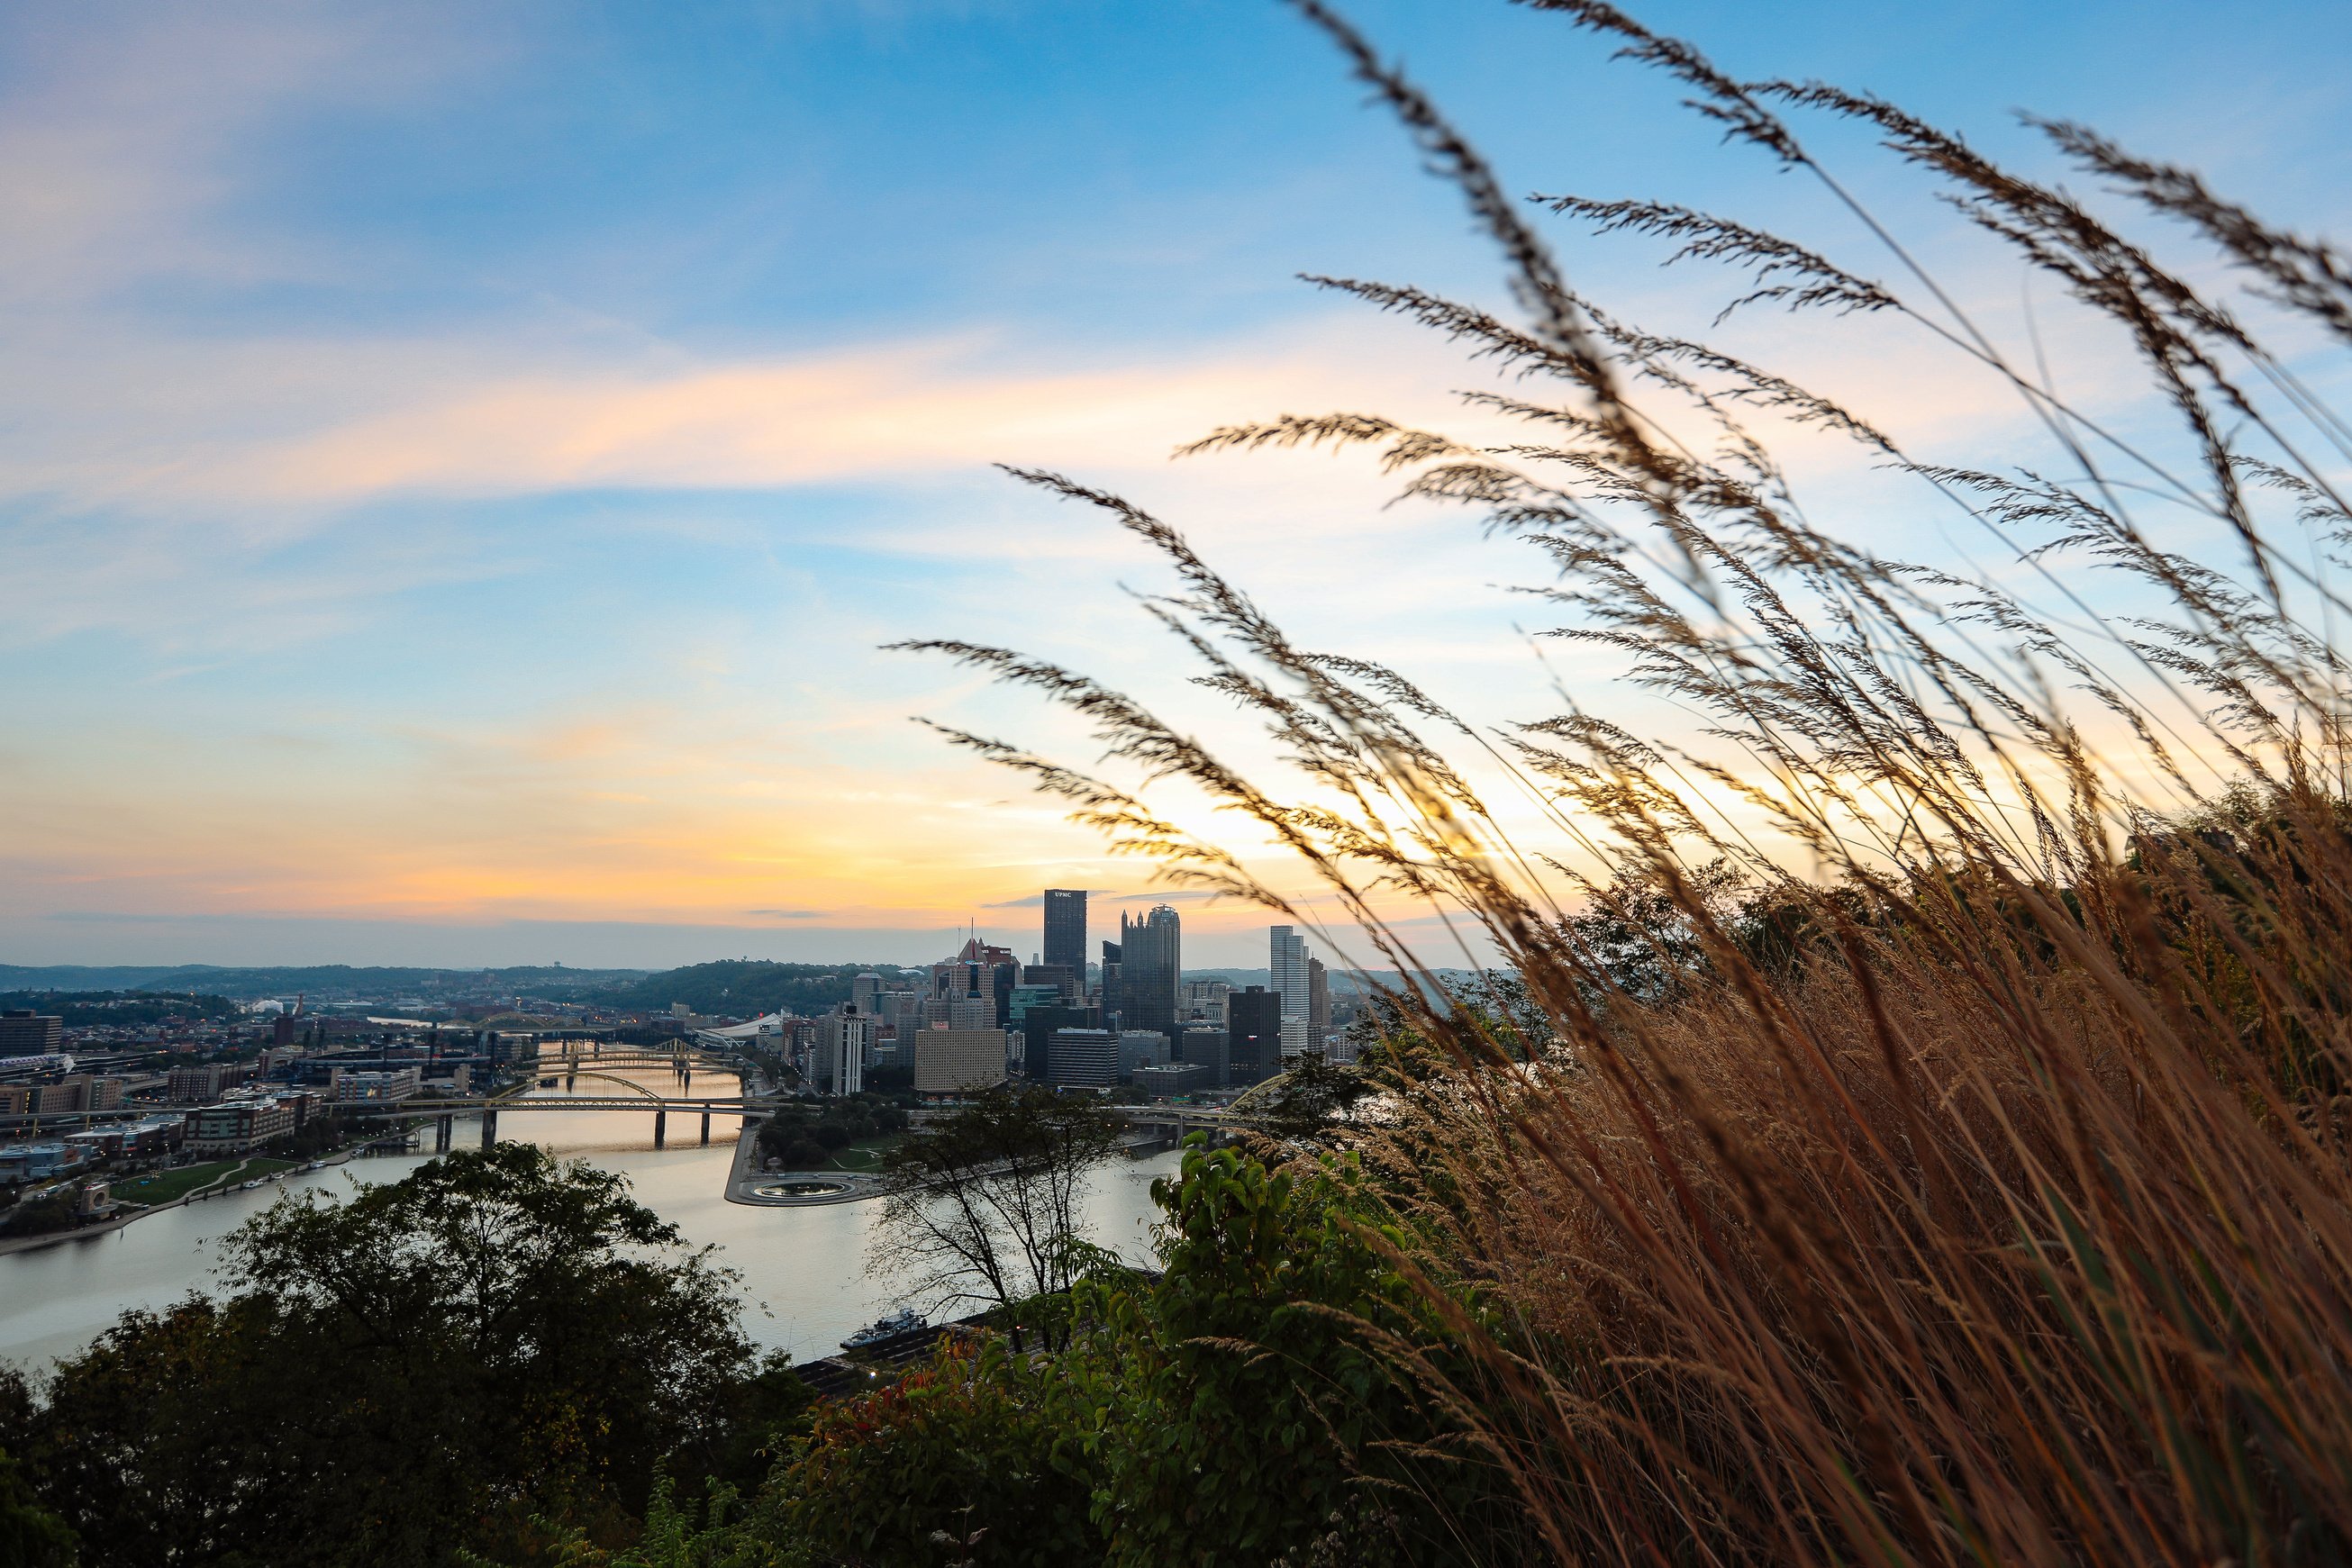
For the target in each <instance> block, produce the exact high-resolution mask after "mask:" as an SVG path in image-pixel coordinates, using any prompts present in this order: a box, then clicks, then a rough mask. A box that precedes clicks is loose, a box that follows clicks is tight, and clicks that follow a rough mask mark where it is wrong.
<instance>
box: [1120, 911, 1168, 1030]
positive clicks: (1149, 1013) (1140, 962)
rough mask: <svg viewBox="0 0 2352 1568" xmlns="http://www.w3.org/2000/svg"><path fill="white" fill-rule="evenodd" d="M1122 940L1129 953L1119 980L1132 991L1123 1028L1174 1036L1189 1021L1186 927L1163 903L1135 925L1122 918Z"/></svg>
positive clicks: (1125, 1009)
mask: <svg viewBox="0 0 2352 1568" xmlns="http://www.w3.org/2000/svg"><path fill="white" fill-rule="evenodd" d="M1118 938H1119V942H1118V945H1119V947H1120V949H1121V950H1122V951H1123V952H1124V953H1125V954H1126V960H1125V962H1124V963H1123V964H1122V965H1121V966H1120V973H1119V978H1120V979H1121V980H1122V981H1124V982H1125V984H1126V988H1127V998H1126V999H1127V1005H1126V1007H1125V1008H1124V1009H1121V1011H1120V1013H1119V1026H1120V1027H1121V1028H1122V1029H1156V1030H1160V1032H1161V1033H1163V1034H1168V1035H1171V1037H1172V1035H1173V1033H1174V1031H1175V1030H1176V1029H1177V1028H1178V1027H1179V1025H1180V1024H1181V1020H1182V1019H1183V1017H1184V1006H1183V995H1182V993H1183V986H1182V983H1181V977H1182V974H1183V968H1184V923H1183V922H1182V921H1181V920H1180V919H1178V918H1177V916H1176V912H1175V911H1174V910H1172V909H1171V908H1169V907H1168V906H1167V905H1166V904H1160V905H1159V906H1157V907H1156V908H1154V909H1153V910H1152V911H1151V913H1150V914H1149V915H1145V916H1144V917H1143V918H1142V919H1140V920H1139V921H1137V922H1135V923H1134V924H1133V925H1129V924H1128V919H1127V916H1126V915H1120V916H1119V917H1118Z"/></svg>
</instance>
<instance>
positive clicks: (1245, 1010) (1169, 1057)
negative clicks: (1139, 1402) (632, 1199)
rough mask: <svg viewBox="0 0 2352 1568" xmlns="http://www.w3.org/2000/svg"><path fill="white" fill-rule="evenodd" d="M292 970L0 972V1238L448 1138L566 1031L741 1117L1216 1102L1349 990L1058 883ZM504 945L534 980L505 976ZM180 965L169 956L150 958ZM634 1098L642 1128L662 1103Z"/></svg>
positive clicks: (1280, 939)
mask: <svg viewBox="0 0 2352 1568" xmlns="http://www.w3.org/2000/svg"><path fill="white" fill-rule="evenodd" d="M220 973H221V975H222V976H223V977H224V978H222V979H220V980H218V981H216V982H215V983H218V984H220V985H222V987H223V988H225V989H226V988H236V989H240V990H244V991H247V992H250V991H251V990H252V989H253V988H254V984H255V983H256V982H257V981H262V982H266V981H267V979H268V978H269V977H270V972H268V971H257V972H256V971H247V972H244V973H243V974H238V973H237V972H234V971H223V972H220ZM297 973H299V974H300V975H302V976H304V977H309V978H311V979H314V980H316V981H318V982H320V983H321V985H322V988H324V989H327V990H329V991H330V992H331V995H329V996H324V997H320V998H313V997H311V996H310V995H309V994H308V993H307V992H297V993H296V994H294V995H291V996H266V995H265V996H254V995H249V994H248V995H245V996H239V997H234V998H232V997H227V996H223V995H219V994H216V993H213V992H209V991H205V990H191V991H189V992H186V993H184V994H173V993H169V992H164V991H162V990H159V989H150V988H123V989H102V988H92V989H86V990H73V989H63V988H48V989H46V990H34V989H30V988H22V989H16V990H12V991H8V992H6V993H5V995H0V1000H5V1001H6V1002H7V1003H8V1005H7V1006H6V1007H5V1009H0V1140H5V1141H0V1195H5V1197H7V1198H8V1199H9V1200H10V1201H9V1203H8V1206H7V1208H6V1210H5V1214H0V1246H5V1245H7V1244H9V1242H10V1241H11V1240H22V1239H25V1238H28V1237H37V1236H42V1235H47V1234H54V1233H56V1232H58V1231H64V1230H78V1229H82V1228H88V1227H90V1226H93V1225H99V1224H103V1223H107V1222H109V1221H110V1220H121V1219H125V1218H130V1217H131V1216H133V1215H135V1214H136V1213H138V1212H141V1211H142V1210H143V1209H145V1208H147V1207H153V1206H155V1205H157V1204H162V1203H171V1202H186V1201H191V1200H194V1199H199V1198H201V1197H203V1196H205V1194H207V1193H209V1192H215V1191H219V1190H223V1189H225V1188H226V1187H227V1186H235V1185H247V1186H249V1185H253V1184H255V1183H257V1182H259V1181H263V1180H268V1179H272V1178H273V1177H276V1176H280V1175H283V1174H284V1173H286V1172H288V1171H290V1170H292V1169H295V1168H298V1167H299V1166H300V1165H302V1164H303V1163H305V1162H315V1161H316V1160H317V1159H318V1158H320V1157H322V1156H327V1155H335V1154H340V1153H344V1152H348V1151H349V1150H351V1149H352V1148H355V1147H364V1146H368V1145H374V1144H389V1145H398V1146H403V1147H404V1146H408V1145H409V1144H410V1143H411V1141H412V1140H414V1139H415V1137H417V1136H418V1135H419V1134H420V1132H421V1131H422V1130H424V1129H427V1128H430V1129H432V1130H433V1131H434V1132H435V1133H436V1136H437V1139H438V1143H437V1145H436V1146H437V1147H441V1148H446V1147H447V1146H448V1140H449V1137H450V1124H451V1119H452V1117H453V1115H454V1114H457V1113H461V1112H464V1113H476V1112H478V1113H482V1119H483V1129H484V1137H485V1139H486V1140H487V1139H488V1138H489V1137H493V1136H495V1135H496V1125H497V1113H498V1110H499V1108H500V1107H502V1106H503V1107H507V1108H511V1107H513V1106H514V1105H515V1104H516V1103H517V1102H516V1101H515V1100H514V1099H512V1098H511V1096H512V1095H513V1094H514V1093H515V1092H516V1091H518V1090H522V1089H528V1088H530V1087H531V1086H532V1085H533V1084H534V1083H536V1082H541V1075H542V1073H543V1072H545V1071H546V1070H547V1069H546V1063H547V1061H548V1057H547V1055H546V1053H547V1052H549V1051H557V1052H565V1051H568V1052H570V1053H572V1054H571V1056H570V1057H569V1058H568V1060H569V1061H571V1063H572V1069H573V1071H574V1072H576V1071H577V1069H578V1065H579V1061H580V1057H579V1052H580V1051H582V1050H583V1047H584V1048H585V1049H587V1050H590V1051H604V1050H605V1049H606V1048H608V1047H609V1048H611V1049H614V1050H631V1049H635V1050H639V1051H654V1052H656V1053H661V1052H667V1053H670V1054H671V1055H677V1053H680V1052H688V1051H690V1052H692V1053H694V1057H695V1060H697V1061H700V1062H702V1063H703V1064H704V1066H705V1071H706V1076H707V1075H708V1073H709V1071H710V1070H711V1069H712V1067H713V1066H714V1065H715V1064H724V1065H725V1067H726V1069H727V1071H731V1072H732V1073H733V1074H735V1075H736V1077H737V1078H738V1080H739V1082H740V1084H741V1085H742V1091H741V1094H740V1096H739V1097H737V1098H735V1099H733V1100H730V1101H728V1102H726V1105H727V1106H728V1107H733V1109H726V1110H722V1112H721V1113H722V1114H738V1115H740V1116H742V1118H743V1120H744V1123H745V1124H746V1125H750V1124H752V1115H751V1111H752V1108H753V1106H754V1098H755V1096H756V1097H758V1100H759V1102H760V1103H761V1104H766V1103H770V1102H773V1103H779V1104H780V1103H782V1102H784V1101H787V1100H793V1099H799V1100H815V1101H825V1100H845V1099H851V1098H879V1097H887V1098H889V1099H891V1100H894V1101H898V1102H901V1103H905V1104H907V1105H910V1106H914V1105H920V1104H923V1103H931V1104H939V1103H950V1102H953V1101H955V1100H958V1099H961V1098H964V1097H968V1096H970V1095H972V1094H975V1093H981V1092H986V1091H988V1090H991V1089H993V1088H997V1087H999V1086H1003V1085H1007V1084H1011V1085H1042V1086H1045V1087H1049V1088H1052V1089H1053V1090H1055V1091H1056V1092H1066V1093H1078V1094H1088V1095H1095V1096H1100V1097H1103V1098H1107V1099H1109V1100H1113V1101H1116V1102H1120V1103H1130V1104H1149V1103H1172V1104H1178V1105H1197V1106H1199V1107H1201V1108H1202V1109H1203V1110H1214V1109H1218V1108H1222V1107H1225V1106H1229V1105H1230V1104H1232V1103H1233V1102H1234V1101H1235V1100H1237V1099H1239V1098H1240V1097H1241V1096H1243V1095H1244V1094H1246V1093H1247V1092H1249V1091H1250V1090H1251V1089H1253V1088H1255V1086H1257V1085H1259V1084H1261V1083H1263V1082H1266V1081H1267V1080H1269V1079H1271V1078H1274V1077H1276V1076H1277V1075H1278V1074H1280V1073H1281V1072H1282V1071H1284V1070H1285V1068H1286V1064H1288V1063H1290V1062H1292V1061H1296V1060H1297V1058H1299V1057H1300V1056H1302V1055H1303V1054H1305V1053H1307V1052H1314V1053H1317V1054H1318V1055H1319V1056H1320V1057H1321V1058H1322V1059H1323V1060H1325V1061H1335V1062H1346V1061H1351V1060H1352V1059H1353V1054H1354V1046H1353V1039H1354V1036H1353V1034H1352V1033H1351V1031H1350V1030H1349V1025H1350V1023H1351V1022H1352V1021H1353V1020H1354V1019H1355V1017H1356V1015H1357V1013H1358V1010H1359V1009H1360V1007H1361V1006H1362V1004H1363V998H1364V996H1365V988H1364V987H1363V985H1362V983H1361V982H1360V981H1358V980H1357V979H1355V977H1346V976H1343V977H1342V985H1341V987H1340V988H1339V991H1338V995H1337V996H1336V998H1335V995H1334V988H1333V986H1332V984H1331V977H1330V975H1329V973H1328V971H1327V969H1326V967H1325V966H1324V964H1323V962H1322V961H1321V959H1319V958H1318V957H1317V956H1315V954H1314V953H1313V952H1312V951H1311V949H1310V946H1309V944H1308V942H1307V938H1306V937H1305V936H1303V935H1301V934H1300V933H1299V932H1298V931H1297V929H1296V928H1294V927H1293V926H1290V925H1276V926H1273V927H1271V928H1270V930H1269V931H1268V933H1267V967H1266V970H1265V975H1266V980H1265V983H1264V984H1252V983H1246V982H1243V983H1236V981H1235V979H1234V978H1229V977H1216V976H1215V975H1206V976H1204V975H1199V974H1193V975H1188V974H1187V972H1186V971H1185V969H1184V966H1183V922H1182V919H1181V915H1179V914H1178V912H1177V911H1176V909H1175V908H1173V907H1172V906H1171V905H1169V904H1160V905H1158V906H1157V907H1154V908H1152V909H1150V911H1148V912H1147V913H1145V914H1144V915H1141V916H1140V917H1139V918H1131V917H1130V916H1129V915H1127V914H1125V913H1121V914H1120V915H1119V916H1118V927H1117V936H1116V939H1111V938H1110V936H1108V933H1107V932H1106V933H1104V934H1103V935H1102V936H1101V937H1100V938H1099V939H1098V940H1094V941H1092V942H1091V945H1090V929H1089V920H1088V910H1087V894H1086V893H1085V892H1084V891H1082V890H1076V889H1064V888H1049V889H1047V890H1045V894H1044V899H1043V919H1042V923H1041V928H1040V930H1039V932H1038V939H1037V941H1036V942H1035V943H1034V946H1032V948H1031V953H1030V956H1029V958H1028V959H1027V960H1026V961H1025V962H1024V960H1023V959H1022V958H1021V957H1020V956H1018V955H1017V953H1016V951H1015V950H1014V948H1013V947H1012V946H1005V945H1000V944H998V943H995V942H992V941H989V940H986V939H985V938H984V937H983V936H982V935H981V934H980V933H978V932H977V931H974V932H972V933H971V934H970V935H969V936H967V937H966V939H965V941H964V942H963V944H962V945H961V947H960V948H959V949H958V950H957V951H956V952H955V953H953V954H951V955H950V956H947V957H944V958H942V959H940V960H939V961H937V962H934V963H931V964H929V965H926V966H921V967H900V966H887V965H886V966H872V967H860V966H842V965H836V966H817V965H787V964H759V963H753V962H751V961H750V960H743V961H740V962H733V961H730V962H723V963H716V964H709V965H698V966H694V967H689V968H687V969H682V970H675V971H669V972H667V973H664V974H654V975H644V974H639V973H637V972H630V971H619V972H615V971H604V972H597V971H585V972H583V971H565V970H563V969H562V968H561V967H554V968H550V969H535V970H530V971H522V972H517V971H503V972H501V971H484V972H481V973H479V974H478V975H468V974H466V973H464V972H451V971H436V972H419V971H412V970H387V971H369V970H363V969H359V970H336V971H328V972H310V971H303V972H297ZM519 973H520V977H521V978H524V979H527V980H529V981H531V982H534V984H533V987H532V989H530V990H523V989H520V988H516V989H506V988H503V987H502V986H501V982H502V981H504V982H507V983H509V984H512V983H514V982H515V981H516V979H517V978H518V975H519ZM1224 973H1225V974H1226V975H1228V976H1232V975H1237V974H1239V973H1242V972H1239V971H1225V972H1224ZM372 976H373V977H377V978H375V979H374V980H373V982H372V981H371V978H370V977H372ZM428 976H429V978H428ZM78 977H81V978H97V976H95V975H82V976H78ZM229 977H234V978H229ZM205 978H206V976H205V975H202V974H200V973H193V972H187V971H172V972H168V974H167V975H165V976H159V977H156V979H155V980H151V981H149V984H150V985H153V984H156V983H157V982H158V981H168V982H170V983H179V982H187V983H192V984H193V983H201V981H202V980H203V979H205ZM655 1059H656V1060H668V1059H669V1057H668V1056H657V1057H656V1058H655ZM677 1060H678V1061H680V1062H681V1063H684V1062H686V1061H687V1058H686V1057H685V1056H683V1055H677ZM685 1071H686V1073H687V1077H686V1082H688V1083H689V1084H690V1082H691V1071H692V1069H691V1067H690V1066H688V1067H687V1068H686V1070H685ZM570 1082H572V1081H571V1080H567V1083H568V1084H569V1083H570ZM717 1103H718V1102H715V1101H712V1100H709V1099H705V1100H702V1101H698V1102H686V1101H680V1102H679V1103H678V1104H677V1109H680V1110H683V1111H685V1112H687V1113H691V1112H692V1111H693V1110H694V1109H695V1108H696V1107H697V1106H700V1107H701V1108H702V1111H703V1113H702V1116H701V1123H700V1133H701V1136H702V1138H703V1139H704V1141H706V1142H707V1141H708V1140H709V1135H710V1117H711V1114H712V1112H711V1109H710V1107H711V1106H713V1105H714V1104H717ZM665 1105H666V1103H665ZM655 1115H656V1141H657V1142H658V1141H659V1140H660V1139H661V1137H662V1136H663V1135H664V1134H663V1127H664V1124H665V1123H666V1121H667V1109H666V1108H664V1106H656V1108H655ZM776 1131H777V1132H779V1133H781V1132H782V1127H781V1126H779V1127H778V1128H777V1129H776ZM769 1163H770V1164H774V1163H776V1162H775V1161H773V1160H771V1161H770V1162H769Z"/></svg>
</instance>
